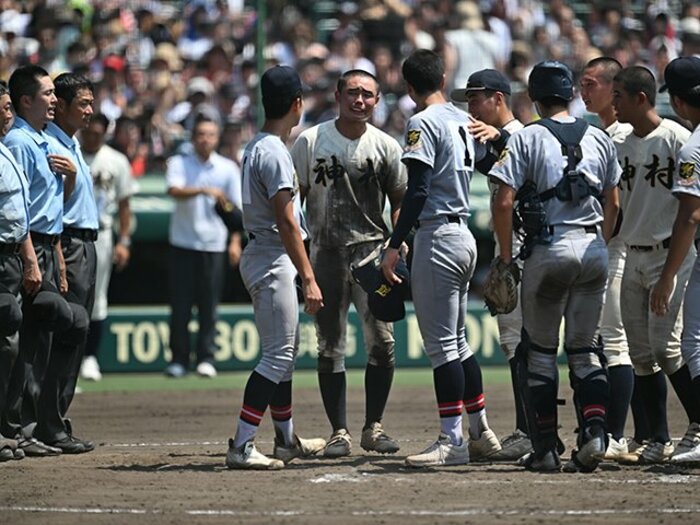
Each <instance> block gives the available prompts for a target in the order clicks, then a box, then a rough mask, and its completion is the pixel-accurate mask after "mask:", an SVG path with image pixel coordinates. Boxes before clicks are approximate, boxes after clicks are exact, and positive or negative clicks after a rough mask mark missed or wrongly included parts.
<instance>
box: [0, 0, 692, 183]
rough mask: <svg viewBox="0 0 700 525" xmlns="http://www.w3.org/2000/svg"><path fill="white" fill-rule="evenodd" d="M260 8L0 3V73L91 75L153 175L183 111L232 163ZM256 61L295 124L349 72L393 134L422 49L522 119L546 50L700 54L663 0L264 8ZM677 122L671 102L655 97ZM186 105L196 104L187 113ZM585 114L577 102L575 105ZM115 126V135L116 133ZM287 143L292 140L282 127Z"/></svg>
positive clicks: (124, 145)
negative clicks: (32, 70) (276, 85)
mask: <svg viewBox="0 0 700 525" xmlns="http://www.w3.org/2000/svg"><path fill="white" fill-rule="evenodd" d="M255 4H256V2H252V1H247V2H245V1H243V0H228V1H225V0H185V1H184V2H176V1H173V2H168V1H159V0H132V1H127V2H118V1H116V0H98V1H95V2H87V1H85V0H69V1H65V2H64V1H57V0H44V1H39V0H37V1H22V2H20V1H16V0H2V1H0V80H7V79H8V78H9V76H10V74H11V73H12V71H13V70H14V69H15V68H16V67H18V66H21V65H24V64H28V63H31V64H36V65H39V66H41V67H43V68H44V69H46V70H47V71H48V72H49V73H50V74H51V75H52V76H55V75H56V74H59V73H61V72H65V71H72V72H75V73H78V74H86V75H87V76H88V77H89V78H90V79H91V80H92V81H93V82H94V83H95V85H96V90H95V109H96V111H97V112H99V113H102V114H104V115H105V116H107V118H108V119H110V121H111V125H110V130H109V134H110V135H114V137H113V139H112V144H113V145H114V146H116V147H117V149H119V150H120V151H122V152H123V153H124V154H126V155H127V157H128V158H129V160H130V162H131V168H132V174H133V175H134V176H135V177H139V176H141V175H143V174H145V173H164V171H165V160H166V159H167V158H168V157H169V156H170V155H171V154H172V153H173V152H175V151H176V150H177V149H178V147H179V146H180V145H181V144H183V143H185V144H186V143H187V142H188V138H189V133H190V131H191V128H192V124H193V122H194V118H195V116H196V115H197V114H199V113H205V114H207V115H208V116H211V117H213V118H215V119H216V120H218V121H220V122H221V124H222V129H223V133H222V137H221V141H220V145H219V151H220V152H221V153H222V154H223V155H225V156H227V157H229V158H232V159H233V160H236V161H238V160H239V156H240V151H241V149H242V146H243V145H244V144H245V143H246V142H247V141H248V140H249V139H250V138H251V137H252V135H253V134H254V130H255V128H256V115H257V111H258V102H257V100H256V99H257V94H256V93H257V91H256V90H257V73H256V71H257V70H256V60H257V57H258V55H257V50H256V28H257V26H258V21H259V20H258V14H257V13H256V10H255V7H256V5H255ZM265 4H266V16H265V18H264V21H263V23H264V26H265V34H266V41H267V42H266V44H265V47H264V49H263V56H264V58H265V61H266V66H269V65H272V64H274V63H283V64H288V65H292V66H294V67H295V68H296V69H297V70H298V71H299V73H300V75H301V78H302V80H303V81H304V82H305V83H306V84H307V85H308V86H310V87H311V93H310V94H309V96H308V97H307V100H306V111H305V114H304V118H303V122H302V126H300V127H298V128H297V130H296V132H297V133H298V132H300V131H301V130H303V129H304V128H308V127H311V126H313V125H315V124H318V123H319V122H322V121H324V120H328V119H330V118H332V117H333V116H334V115H335V110H334V99H333V92H334V86H335V83H336V80H337V78H338V76H339V75H340V74H341V73H342V72H343V71H346V70H348V69H352V68H360V69H366V70H367V71H370V72H372V73H374V74H376V76H377V78H378V79H379V81H380V85H381V91H382V94H383V96H382V99H381V101H380V105H379V107H378V108H377V111H375V113H374V122H373V123H374V124H375V125H377V126H378V127H379V128H381V129H383V130H384V131H386V132H388V133H389V134H390V135H392V136H394V137H396V138H397V139H399V140H403V137H402V135H403V131H404V125H405V122H406V119H407V118H408V117H409V116H410V114H411V113H412V112H413V103H412V101H411V100H410V98H409V97H408V96H407V94H406V87H405V85H404V83H403V81H402V79H401V74H400V65H401V62H402V60H403V59H404V58H405V57H406V56H408V54H409V53H410V52H411V51H413V50H414V49H417V48H426V49H432V50H434V51H436V52H437V53H438V54H440V55H441V56H442V57H443V58H444V59H445V63H446V67H447V76H448V81H447V85H446V88H447V90H450V89H452V88H455V87H464V85H465V84H466V79H467V77H468V76H469V75H470V74H471V73H472V72H474V71H477V70H480V69H484V68H495V69H498V70H501V71H503V72H504V73H505V74H506V75H507V76H508V77H509V78H510V79H511V80H512V82H513V101H512V105H513V110H514V114H515V116H516V117H517V118H518V119H519V120H521V121H522V122H528V121H530V120H532V117H533V107H532V104H531V102H530V100H529V99H528V97H527V93H526V89H525V85H526V79H527V75H528V73H529V71H530V70H531V68H532V66H533V65H534V64H536V63H537V62H539V61H541V60H544V59H548V58H552V59H556V60H560V61H562V62H564V63H566V64H567V65H569V66H570V67H571V69H572V70H573V71H575V72H577V71H581V69H582V67H583V66H584V65H585V64H586V63H587V62H588V61H589V60H590V59H592V58H594V57H596V56H601V55H606V56H611V57H614V58H616V59H617V60H618V61H619V62H620V63H621V64H622V65H623V66H629V65H635V64H639V65H644V66H647V67H649V68H650V69H651V71H652V72H653V73H654V74H655V76H656V79H657V82H658V84H659V85H661V84H662V83H663V71H664V67H665V66H666V64H667V63H668V62H669V61H670V60H672V59H673V58H675V57H677V56H680V55H685V56H687V55H694V54H700V5H698V4H697V3H695V2H680V1H674V0H655V1H652V2H650V1H646V2H644V1H639V0H629V1H597V2H564V1H562V0H553V1H551V2H543V1H538V0H481V1H478V2H477V1H459V2H454V1H451V0H361V1H345V2H318V1H311V0H299V1H297V2H283V1H281V0H271V1H268V2H265ZM657 107H658V108H659V111H660V113H661V114H663V115H664V116H672V111H671V110H670V107H669V106H668V98H667V96H666V97H665V98H664V97H661V98H660V100H659V101H658V102H657ZM193 108H195V109H196V110H195V111H193ZM584 112H585V109H584V107H583V104H582V103H581V101H580V98H577V99H576V101H575V102H574V104H573V105H572V113H573V114H574V115H581V114H583V113H584ZM115 123H116V124H117V125H116V129H115ZM292 138H293V137H292Z"/></svg>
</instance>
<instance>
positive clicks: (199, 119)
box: [192, 113, 221, 134]
mask: <svg viewBox="0 0 700 525" xmlns="http://www.w3.org/2000/svg"><path fill="white" fill-rule="evenodd" d="M205 122H211V123H212V124H216V127H217V128H219V131H221V124H219V122H218V121H217V120H216V119H215V118H212V117H210V116H209V115H207V114H206V113H198V114H197V116H196V117H195V119H194V124H192V134H194V132H195V130H196V129H197V126H199V125H200V124H203V123H205Z"/></svg>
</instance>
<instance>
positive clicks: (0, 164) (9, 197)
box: [0, 142, 29, 244]
mask: <svg viewBox="0 0 700 525" xmlns="http://www.w3.org/2000/svg"><path fill="white" fill-rule="evenodd" d="M28 232H29V188H28V187H27V181H26V179H25V178H24V174H23V173H22V168H20V167H19V166H18V165H17V161H16V160H15V158H14V157H13V156H12V153H10V150H8V149H7V147H5V145H4V144H3V143H2V142H0V242H2V243H6V244H11V243H17V242H22V241H23V240H24V239H26V238H27V233H28Z"/></svg>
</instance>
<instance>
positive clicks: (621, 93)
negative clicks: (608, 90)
mask: <svg viewBox="0 0 700 525" xmlns="http://www.w3.org/2000/svg"><path fill="white" fill-rule="evenodd" d="M612 104H613V107H614V108H615V113H617V120H619V121H620V122H630V119H631V118H632V115H633V114H634V112H635V111H639V110H638V109H637V105H636V104H635V101H634V97H633V96H632V95H630V94H629V93H627V91H625V90H624V89H623V87H622V85H621V84H619V83H618V82H614V83H613V99H612Z"/></svg>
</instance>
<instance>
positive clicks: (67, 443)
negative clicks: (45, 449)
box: [48, 436, 87, 454]
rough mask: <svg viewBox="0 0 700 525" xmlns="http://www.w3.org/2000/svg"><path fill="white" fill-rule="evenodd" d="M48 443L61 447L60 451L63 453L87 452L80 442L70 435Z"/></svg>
mask: <svg viewBox="0 0 700 525" xmlns="http://www.w3.org/2000/svg"><path fill="white" fill-rule="evenodd" d="M48 445H50V446H52V447H55V448H59V449H61V452H63V453H64V454H82V453H83V452H87V450H85V447H84V446H83V444H82V443H80V442H78V441H74V440H73V439H71V437H70V436H66V437H64V438H63V439H59V440H57V441H54V442H53V443H48Z"/></svg>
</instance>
